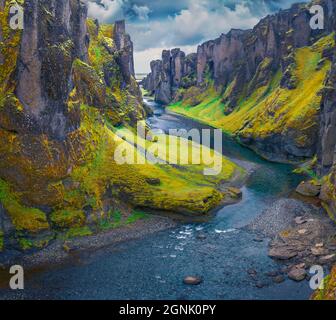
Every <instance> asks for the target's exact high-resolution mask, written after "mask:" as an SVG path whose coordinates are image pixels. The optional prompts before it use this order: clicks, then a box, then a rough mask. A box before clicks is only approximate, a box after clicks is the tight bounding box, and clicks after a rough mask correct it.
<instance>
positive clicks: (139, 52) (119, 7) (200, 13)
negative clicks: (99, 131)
mask: <svg viewBox="0 0 336 320" xmlns="http://www.w3.org/2000/svg"><path fill="white" fill-rule="evenodd" d="M295 2H298V0H89V15H90V16H91V17H94V18H98V19H99V20H100V21H101V22H106V23H108V22H114V21H115V20H118V19H126V23H127V31H128V33H130V34H131V37H132V40H133V42H134V46H135V66H136V72H137V73H147V72H148V71H149V62H150V61H151V60H153V59H159V58H160V56H161V52H162V50H163V49H171V48H175V47H179V48H181V49H182V50H184V51H185V52H187V53H190V52H196V47H197V45H198V44H200V43H202V42H204V41H206V40H210V39H214V38H216V37H218V36H219V35H220V34H221V33H226V32H228V31H229V30H230V29H231V28H240V29H247V28H251V27H253V26H254V25H255V24H256V23H257V22H258V21H259V19H260V18H262V17H264V16H266V15H267V14H269V13H273V12H275V11H277V10H279V9H280V8H288V7H290V6H291V4H293V3H295ZM299 2H303V1H302V0H301V1H299Z"/></svg>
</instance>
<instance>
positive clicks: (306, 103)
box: [169, 36, 333, 148]
mask: <svg viewBox="0 0 336 320" xmlns="http://www.w3.org/2000/svg"><path fill="white" fill-rule="evenodd" d="M332 42H333V38H332V36H328V37H325V38H322V39H320V40H319V41H318V42H317V43H316V44H315V45H313V46H312V47H305V48H300V49H297V50H296V52H295V55H294V57H295V68H294V70H293V76H294V77H295V79H296V80H297V84H296V88H295V89H293V90H288V89H286V88H281V87H280V80H281V76H282V74H281V71H280V70H279V71H278V72H277V73H275V74H274V75H273V77H272V79H271V80H270V81H269V82H268V83H267V84H266V85H264V86H262V87H259V88H257V89H255V90H254V91H253V92H252V93H251V94H250V95H247V94H246V92H248V90H243V94H242V95H241V96H240V98H239V99H238V103H237V105H236V107H235V108H234V111H233V112H232V113H230V114H229V115H225V114H224V113H225V110H226V108H227V105H226V103H225V102H224V101H225V99H224V101H223V98H222V97H223V96H222V95H220V94H219V93H218V92H217V91H216V90H214V88H212V87H209V88H208V89H207V90H206V91H205V92H203V93H201V96H200V97H197V98H196V99H195V98H194V97H193V96H192V95H191V97H189V98H187V99H184V100H183V101H180V102H178V103H176V104H173V105H171V106H170V107H169V108H170V110H172V111H174V112H177V113H181V114H183V115H186V116H189V117H191V118H194V119H197V120H200V121H202V122H205V123H207V124H211V125H212V126H214V127H218V128H221V129H223V130H224V131H225V132H227V133H229V134H232V135H238V136H241V137H249V138H250V137H251V138H267V137H269V136H273V135H274V134H281V135H289V134H290V132H291V130H293V131H294V132H297V135H296V138H295V139H296V140H295V143H296V145H297V147H298V148H302V147H309V146H310V144H311V143H312V142H311V141H312V137H311V135H312V134H314V132H315V131H316V130H317V126H318V112H319V108H320V102H321V95H320V94H319V92H320V91H321V89H322V88H323V86H324V80H325V77H326V74H327V72H328V70H329V69H330V61H327V62H326V63H325V64H324V65H323V66H322V67H321V68H320V70H317V65H318V63H319V60H320V59H321V56H322V51H323V49H324V48H325V47H326V46H328V45H329V44H330V43H332ZM269 63H270V61H269V60H267V61H264V62H263V63H262V65H261V67H260V69H263V68H262V67H263V65H269ZM252 82H253V81H252ZM252 82H251V83H252ZM233 86H234V84H232V83H231V84H229V86H228V87H227V88H226V90H224V98H225V97H227V96H229V95H230V93H231V91H232V87H233ZM250 86H251V84H250ZM252 87H253V85H252ZM192 90H193V89H192V88H191V89H189V91H190V92H191V91H192ZM185 96H187V97H188V94H185ZM199 98H201V99H199ZM193 100H200V101H201V102H200V103H198V104H197V105H194V104H193V103H192V101H193Z"/></svg>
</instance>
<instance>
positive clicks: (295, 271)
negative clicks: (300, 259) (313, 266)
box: [288, 265, 307, 281]
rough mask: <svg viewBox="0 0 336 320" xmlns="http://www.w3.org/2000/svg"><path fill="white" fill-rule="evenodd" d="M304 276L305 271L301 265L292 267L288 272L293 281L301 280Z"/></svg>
mask: <svg viewBox="0 0 336 320" xmlns="http://www.w3.org/2000/svg"><path fill="white" fill-rule="evenodd" d="M306 276H307V272H306V270H305V269H304V268H302V265H297V266H294V267H292V268H291V270H290V271H289V273H288V277H289V279H292V280H294V281H302V280H304V279H306Z"/></svg>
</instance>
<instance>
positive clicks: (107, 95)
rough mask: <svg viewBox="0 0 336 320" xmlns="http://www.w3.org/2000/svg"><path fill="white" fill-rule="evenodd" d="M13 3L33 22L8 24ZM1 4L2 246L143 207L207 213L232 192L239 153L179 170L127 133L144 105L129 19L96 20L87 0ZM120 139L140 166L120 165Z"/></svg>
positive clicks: (95, 225) (127, 216) (123, 219)
mask: <svg viewBox="0 0 336 320" xmlns="http://www.w3.org/2000/svg"><path fill="white" fill-rule="evenodd" d="M15 3H17V4H19V5H22V6H23V8H24V16H25V26H24V29H23V30H12V29H11V28H10V27H9V23H8V22H9V18H10V13H9V12H10V7H11V6H12V5H13V4H15ZM0 7H1V10H0V30H1V32H0V62H1V63H0V80H1V81H0V252H1V251H2V250H6V249H8V248H15V249H19V250H27V249H36V248H41V247H43V246H46V245H48V244H49V243H50V241H52V240H54V239H55V238H56V237H58V236H59V235H60V234H62V237H64V238H65V239H67V238H68V237H72V236H81V235H89V234H91V233H92V232H99V231H102V230H106V229H113V228H116V227H118V226H120V225H125V224H127V223H129V221H134V219H137V217H138V216H139V215H137V214H133V212H134V208H136V207H149V208H154V209H160V210H170V211H175V212H183V213H191V214H203V213H206V212H208V211H209V210H211V209H212V208H214V207H215V206H216V205H218V204H219V203H220V202H221V201H223V200H224V198H225V197H226V196H227V195H229V193H225V192H219V191H218V190H217V187H218V185H219V184H220V183H221V182H222V181H229V180H230V179H231V178H232V177H237V175H238V176H239V175H240V174H241V173H242V170H240V169H239V168H238V167H237V166H236V165H235V164H233V163H231V162H230V161H228V160H226V159H224V158H222V157H220V161H222V162H223V172H221V173H220V174H219V175H218V177H213V178H211V179H210V178H209V179H204V176H203V171H202V170H203V166H202V165H201V166H197V167H193V168H190V167H186V168H183V174H181V171H180V169H179V168H176V167H173V166H169V165H166V166H159V165H153V164H150V163H149V164H148V163H146V162H145V164H143V158H144V154H143V152H141V151H139V150H137V149H136V148H135V146H134V143H133V144H132V143H131V142H126V140H127V139H126V138H125V137H124V135H125V132H124V131H123V130H128V135H130V134H129V132H133V133H134V132H135V128H136V124H137V123H138V122H140V123H142V121H143V119H144V117H145V111H144V109H143V105H142V96H141V91H140V88H139V86H138V84H137V82H136V80H135V78H134V63H133V44H132V41H131V39H130V37H129V35H128V34H127V33H126V30H125V22H124V21H117V22H116V23H115V24H114V25H99V23H98V22H97V21H94V20H90V19H89V20H87V17H86V14H87V8H86V5H85V2H83V1H81V0H59V1H56V0H54V1H53V0H48V1H47V0H25V1H24V0H17V1H14V0H11V1H4V0H2V1H0ZM176 59H178V58H176ZM180 67H181V66H180V65H178V63H177V64H176V70H178V69H179V68H180ZM180 77H181V72H180V73H178V75H177V76H176V79H175V81H179V79H180ZM142 125H143V124H142ZM135 138H139V139H142V140H141V141H142V144H143V147H142V149H141V150H146V148H149V147H150V146H151V145H150V142H146V140H144V139H143V137H137V136H136V134H134V137H133V142H134V140H135ZM137 143H139V141H137ZM120 146H121V147H123V148H124V149H125V150H124V152H123V153H122V155H119V156H120V157H123V156H124V153H126V155H125V157H126V156H128V157H130V159H131V158H132V157H133V159H140V160H141V162H140V164H128V162H126V163H124V164H120V163H119V162H117V160H116V159H115V153H116V150H117V149H118V148H119V147H120ZM154 146H159V144H158V143H156V144H155V143H154ZM159 147H160V148H165V147H166V144H164V146H159ZM151 148H152V149H153V146H151ZM199 150H200V149H199ZM187 174H189V175H190V177H189V178H190V179H185V175H187ZM176 190H179V192H178V194H177V193H176Z"/></svg>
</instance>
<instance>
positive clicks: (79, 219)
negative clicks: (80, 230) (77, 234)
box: [50, 210, 86, 229]
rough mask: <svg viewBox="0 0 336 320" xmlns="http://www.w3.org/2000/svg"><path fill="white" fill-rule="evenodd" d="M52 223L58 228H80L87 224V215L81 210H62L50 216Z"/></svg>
mask: <svg viewBox="0 0 336 320" xmlns="http://www.w3.org/2000/svg"><path fill="white" fill-rule="evenodd" d="M50 219H51V222H52V223H53V224H54V225H55V226H56V227H58V228H62V229H65V228H71V227H80V226H82V225H83V224H84V223H85V220H86V218H85V214H84V212H83V211H81V210H60V211H55V212H53V213H52V214H51V216H50Z"/></svg>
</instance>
